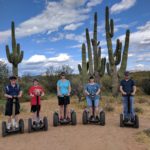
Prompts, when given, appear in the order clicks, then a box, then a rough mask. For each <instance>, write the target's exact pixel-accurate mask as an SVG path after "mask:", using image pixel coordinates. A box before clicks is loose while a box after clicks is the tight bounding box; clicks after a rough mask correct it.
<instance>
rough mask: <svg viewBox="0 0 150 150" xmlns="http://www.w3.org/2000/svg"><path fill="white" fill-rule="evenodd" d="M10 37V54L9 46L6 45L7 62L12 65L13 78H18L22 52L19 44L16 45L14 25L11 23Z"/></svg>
mask: <svg viewBox="0 0 150 150" xmlns="http://www.w3.org/2000/svg"><path fill="white" fill-rule="evenodd" d="M11 37H12V52H10V49H9V46H8V45H6V55H7V59H8V61H9V62H10V63H11V64H12V71H13V75H14V76H18V64H19V63H21V61H22V59H23V55H24V52H23V51H21V50H20V44H18V43H16V38H15V23H14V22H12V23H11Z"/></svg>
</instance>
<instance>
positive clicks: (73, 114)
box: [71, 111, 77, 125]
mask: <svg viewBox="0 0 150 150" xmlns="http://www.w3.org/2000/svg"><path fill="white" fill-rule="evenodd" d="M71 124H72V125H76V124H77V117H76V112H75V111H73V112H71Z"/></svg>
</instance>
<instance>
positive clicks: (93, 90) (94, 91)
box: [85, 76, 100, 118]
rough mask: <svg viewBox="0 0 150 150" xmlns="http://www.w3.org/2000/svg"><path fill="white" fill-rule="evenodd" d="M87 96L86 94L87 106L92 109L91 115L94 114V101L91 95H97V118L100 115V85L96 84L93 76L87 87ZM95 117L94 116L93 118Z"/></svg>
mask: <svg viewBox="0 0 150 150" xmlns="http://www.w3.org/2000/svg"><path fill="white" fill-rule="evenodd" d="M85 94H86V102H87V106H88V107H89V109H90V113H91V112H92V99H91V97H90V95H95V100H94V106H95V111H96V117H97V118H98V115H99V102H100V95H99V94H100V85H99V84H98V83H95V81H94V77H93V76H91V77H90V78H89V83H88V84H86V86H85ZM91 117H93V116H91Z"/></svg>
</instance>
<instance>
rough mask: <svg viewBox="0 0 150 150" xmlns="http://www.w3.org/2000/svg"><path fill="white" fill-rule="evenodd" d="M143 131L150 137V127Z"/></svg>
mask: <svg viewBox="0 0 150 150" xmlns="http://www.w3.org/2000/svg"><path fill="white" fill-rule="evenodd" d="M143 132H144V133H145V134H146V135H147V136H148V137H149V138H150V128H149V129H145V130H143Z"/></svg>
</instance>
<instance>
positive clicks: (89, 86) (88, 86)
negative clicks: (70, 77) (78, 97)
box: [85, 83, 101, 98]
mask: <svg viewBox="0 0 150 150" xmlns="http://www.w3.org/2000/svg"><path fill="white" fill-rule="evenodd" d="M100 87H101V86H100V84H98V83H94V84H90V83H88V84H86V86H85V90H87V92H88V93H89V94H96V93H97V91H98V90H99V89H100ZM98 97H99V96H98V95H97V98H98Z"/></svg>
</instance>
